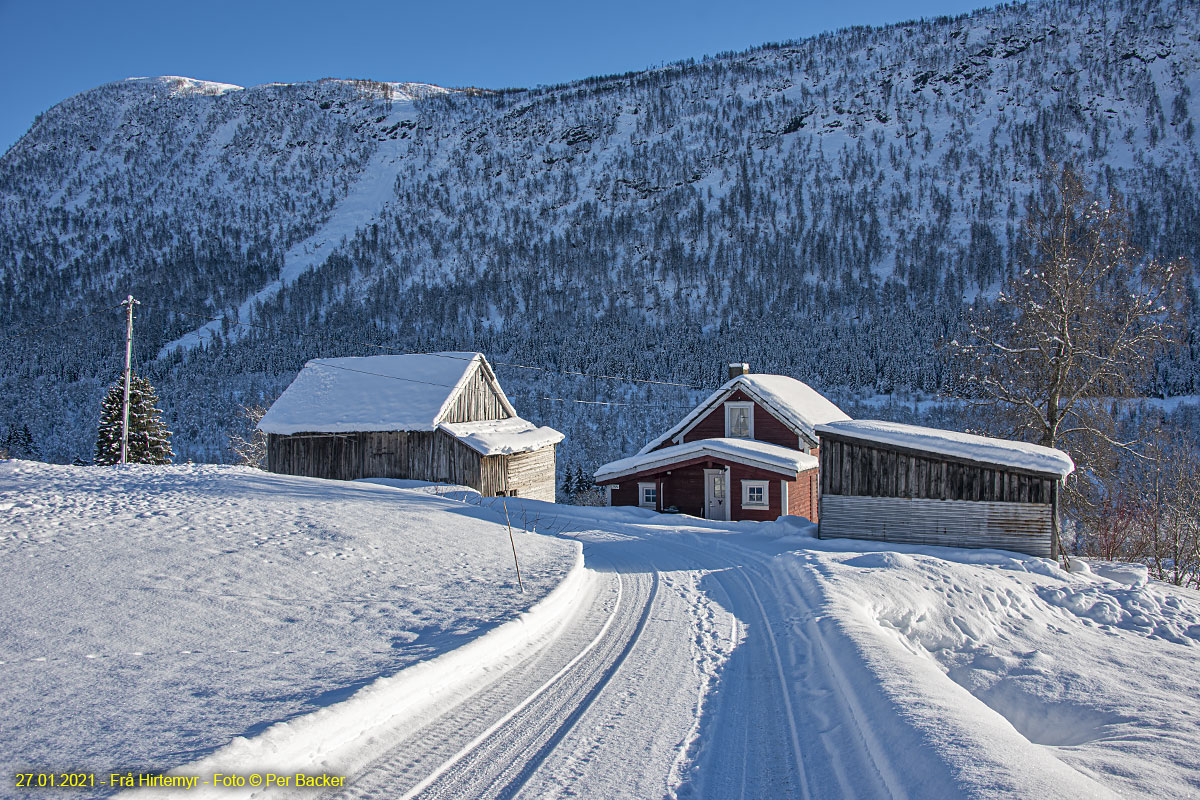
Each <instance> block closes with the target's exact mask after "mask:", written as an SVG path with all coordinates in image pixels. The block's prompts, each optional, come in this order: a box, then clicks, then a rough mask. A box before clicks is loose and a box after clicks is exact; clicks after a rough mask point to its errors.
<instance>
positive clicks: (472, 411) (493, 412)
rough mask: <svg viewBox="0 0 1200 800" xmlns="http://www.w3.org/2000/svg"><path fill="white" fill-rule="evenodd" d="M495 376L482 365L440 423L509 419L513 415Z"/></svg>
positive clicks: (455, 398)
mask: <svg viewBox="0 0 1200 800" xmlns="http://www.w3.org/2000/svg"><path fill="white" fill-rule="evenodd" d="M498 385H499V384H497V383H496V379H495V376H493V375H492V374H491V370H489V369H488V368H487V367H486V366H484V365H483V364H480V365H479V366H478V367H477V368H476V369H475V371H474V372H473V373H472V374H471V377H470V378H469V379H468V380H467V382H466V383H465V384H464V385H463V387H462V391H460V392H459V393H458V394H457V395H456V396H455V397H454V400H453V402H452V403H451V404H450V407H449V408H448V409H446V415H445V417H444V418H443V419H441V420H439V422H479V421H481V420H485V419H508V418H509V417H510V416H512V415H511V414H509V413H508V409H507V408H505V406H504V402H503V401H502V400H501V399H500V395H499V393H497V391H496V388H495V387H496V386H498Z"/></svg>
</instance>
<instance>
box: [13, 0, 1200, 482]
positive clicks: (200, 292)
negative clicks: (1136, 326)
mask: <svg viewBox="0 0 1200 800" xmlns="http://www.w3.org/2000/svg"><path fill="white" fill-rule="evenodd" d="M375 77H383V76H375ZM1198 95H1200V20H1198V19H1197V15H1196V13H1195V7H1194V5H1193V4H1191V3H1188V2H1178V3H1175V2H1156V1H1155V0H1132V1H1131V2H1119V1H1118V0H1104V1H1103V2H1065V1H1061V2H1045V3H1036V4H1029V5H1014V6H1005V7H1003V8H999V9H995V10H988V11H982V12H978V13H976V14H973V15H970V16H965V17H959V18H954V19H948V18H943V19H938V20H933V21H922V22H914V23H906V24H900V25H895V26H890V27H886V28H877V29H875V28H856V29H851V30H845V31H840V32H836V33H830V34H825V35H822V36H819V37H815V38H811V39H806V40H803V41H797V42H787V43H784V44H773V45H767V46H764V47H761V48H758V49H755V50H752V51H749V52H745V53H732V54H722V55H720V56H717V57H713V58H706V59H704V60H702V61H695V62H691V61H689V62H686V63H680V64H674V65H671V66H667V67H664V68H661V69H656V70H650V71H646V72H637V73H630V74H626V75H619V76H607V77H600V78H589V79H586V80H581V81H579V82H576V83H572V84H568V85H563V86H553V87H541V88H537V89H532V90H503V91H489V90H480V89H471V90H452V91H446V90H441V89H437V88H436V87H429V86H420V85H412V84H389V83H378V82H374V81H321V82H318V83H315V84H297V85H290V86H284V85H270V86H260V87H254V88H249V89H239V88H238V87H231V86H226V85H221V84H210V83H204V82H201V81H193V80H188V79H178V78H159V79H142V80H135V81H126V82H121V83H117V84H110V85H108V86H103V87H100V88H98V89H95V90H93V91H91V92H87V93H84V94H82V95H79V96H77V97H74V98H71V99H70V100H67V101H66V102H64V103H62V104H60V105H58V106H56V107H55V108H53V109H51V110H49V111H47V112H46V113H45V114H44V115H42V116H41V117H39V118H38V120H36V121H35V122H34V124H33V127H32V128H31V130H30V132H29V133H28V134H27V135H26V136H25V137H24V138H23V139H22V140H21V141H20V142H18V143H17V144H16V145H15V146H14V147H13V148H12V149H10V150H9V151H8V152H7V153H6V154H5V155H4V157H3V158H2V159H0V230H3V232H4V233H3V235H2V236H0V311H2V315H0V317H2V318H0V383H2V386H0V389H2V390H3V396H4V397H5V398H6V400H5V401H4V403H3V404H2V405H0V431H2V430H4V429H5V427H7V426H21V425H27V426H28V427H29V429H30V431H31V432H32V435H33V439H34V442H35V443H36V445H37V447H38V448H39V450H40V453H41V455H42V456H43V457H45V458H47V459H52V460H70V459H71V458H73V457H75V456H81V455H82V456H87V455H88V454H89V453H90V451H91V446H92V442H93V441H94V431H95V421H96V418H97V415H98V409H99V400H100V397H101V396H102V394H103V391H104V388H105V385H106V384H107V383H108V382H109V381H111V380H112V379H113V378H114V377H115V375H116V373H117V370H118V365H119V362H120V359H121V357H122V355H123V317H122V314H121V312H120V310H119V309H115V308H114V306H115V305H116V304H117V303H119V302H120V301H121V300H122V299H123V298H124V297H125V295H126V294H133V295H134V296H135V297H137V298H138V299H139V300H140V301H141V302H142V305H141V306H140V307H139V308H138V321H137V348H136V350H137V358H136V360H137V363H138V364H139V365H140V368H141V370H142V371H143V372H145V373H146V374H147V375H148V376H149V377H150V378H151V380H152V381H153V382H154V383H155V385H156V386H157V387H158V389H159V391H160V394H161V395H162V398H163V403H164V408H165V411H166V418H167V419H168V420H169V424H170V425H171V426H172V429H173V430H174V431H175V441H174V445H175V452H176V453H177V454H179V455H180V456H181V457H183V458H193V459H202V460H220V459H222V458H228V457H229V454H228V452H227V451H226V450H225V441H226V436H227V434H228V432H229V431H230V430H232V429H234V428H235V427H236V426H237V421H236V419H235V416H234V412H235V411H236V407H237V404H238V403H253V402H264V401H266V402H269V401H270V400H271V399H273V397H274V396H275V395H276V394H278V392H279V391H281V390H282V388H283V387H284V386H286V384H287V383H288V382H289V381H290V380H291V378H292V377H293V376H294V375H295V373H296V371H297V370H298V369H299V367H300V366H301V365H302V364H303V362H304V361H305V360H306V359H308V358H311V357H315V356H337V355H360V354H369V353H376V352H380V350H379V349H378V346H383V347H386V348H394V349H395V350H396V351H397V352H404V351H427V350H440V349H456V350H465V349H478V350H482V351H483V352H485V353H486V354H487V355H488V357H489V358H490V359H492V360H494V361H497V362H500V363H501V366H499V367H498V374H499V376H500V378H501V380H502V382H503V383H504V384H505V386H506V388H507V389H508V390H509V391H510V394H511V395H512V396H513V400H514V403H515V404H516V406H517V408H518V410H520V411H521V412H522V414H523V415H524V416H527V417H528V418H530V419H533V420H535V421H537V422H538V423H541V424H548V425H552V426H554V427H557V428H559V429H561V430H563V431H564V432H566V433H567V441H566V442H564V445H563V449H562V451H561V455H560V463H561V464H563V465H567V464H574V463H579V464H583V465H585V466H587V467H594V466H595V465H596V464H597V463H599V462H601V461H603V460H606V459H608V458H611V457H614V456H616V455H619V454H621V453H625V452H629V451H630V450H631V449H632V448H635V447H636V446H638V445H640V444H642V443H644V441H645V440H646V439H647V438H649V437H650V436H651V435H652V434H653V433H654V432H655V431H657V430H659V429H661V428H662V427H664V426H665V425H666V424H668V422H669V421H670V420H671V419H672V418H674V417H677V416H679V415H681V414H682V413H684V411H685V408H684V407H686V406H689V405H690V404H691V403H692V402H693V401H694V400H695V399H696V397H697V396H698V394H699V393H700V391H701V389H702V388H703V387H712V386H715V385H716V384H717V383H718V382H719V380H720V378H721V373H720V370H721V369H722V365H723V363H725V362H727V361H729V360H735V361H748V362H750V364H751V365H752V368H753V369H754V370H756V371H772V372H782V373H786V374H790V375H793V376H795V377H798V378H800V379H802V380H805V381H806V382H808V383H810V384H812V385H814V386H815V387H817V388H819V389H821V390H823V391H825V392H827V393H829V394H830V395H831V396H833V397H834V398H837V399H840V400H847V399H850V398H852V397H854V396H857V395H866V394H876V393H897V394H899V395H902V396H906V397H912V396H915V395H917V394H920V395H933V394H936V393H938V392H939V391H941V390H942V389H944V388H945V386H946V384H947V381H948V379H949V377H950V376H949V375H947V374H946V367H945V359H944V355H943V353H942V352H941V351H940V349H939V346H938V345H939V343H940V342H942V341H944V340H946V339H947V338H950V337H952V336H953V335H954V334H955V333H956V332H957V330H958V328H959V325H960V318H961V314H962V311H963V307H964V304H966V303H970V302H973V301H975V300H977V299H979V298H981V297H982V298H983V299H985V300H986V298H988V297H989V296H992V295H994V293H995V291H996V289H997V287H998V286H999V283H1000V282H1001V281H1002V280H1003V279H1005V278H1006V277H1007V276H1009V275H1010V274H1013V271H1014V269H1015V262H1014V252H1015V249H1014V242H1015V240H1016V237H1017V235H1018V230H1019V226H1020V223H1021V220H1022V218H1023V216H1024V209H1025V204H1026V202H1027V199H1028V198H1029V197H1030V195H1031V192H1032V191H1033V188H1034V187H1035V185H1036V181H1037V175H1038V173H1039V172H1040V171H1041V170H1043V168H1045V167H1046V166H1047V165H1049V164H1052V163H1056V162H1069V163H1071V164H1073V165H1074V166H1075V167H1076V168H1077V169H1078V170H1079V171H1080V172H1081V173H1082V174H1084V175H1085V176H1087V178H1088V180H1089V181H1090V182H1091V186H1092V188H1093V189H1095V190H1096V191H1097V192H1098V193H1099V194H1101V195H1107V194H1110V193H1114V194H1119V195H1121V196H1123V197H1124V198H1125V201H1126V202H1127V203H1128V205H1129V208H1130V210H1131V212H1132V220H1133V226H1134V229H1133V238H1134V240H1135V241H1136V243H1137V244H1138V245H1139V246H1140V247H1142V248H1144V249H1145V250H1146V251H1147V252H1150V253H1153V254H1155V255H1157V256H1159V257H1161V258H1164V259H1166V258H1172V257H1175V256H1178V255H1185V256H1188V257H1190V258H1191V259H1192V260H1193V261H1198V262H1200V139H1198V138H1197V134H1196V131H1195V128H1196V124H1195V120H1196V114H1197V109H1198V108H1200V107H1198V106H1197V96H1198ZM82 315H90V316H83V318H81V319H76V318H78V317H81V316H82ZM212 317H217V318H224V320H225V321H224V322H223V323H217V324H214V325H212V326H210V327H208V328H207V329H205V330H204V331H202V332H201V333H199V334H198V335H189V333H190V332H193V331H196V330H197V329H198V328H200V327H201V326H202V325H204V323H205V318H212ZM64 320H69V321H68V322H66V324H62V325H56V323H59V322H63V321H64ZM237 323H252V325H248V324H237ZM45 326H55V327H45ZM1196 329H1197V324H1196V323H1195V322H1193V325H1192V330H1193V335H1192V339H1193V340H1195V332H1196ZM1198 355H1200V354H1198V353H1197V350H1196V348H1195V347H1191V348H1189V349H1187V350H1186V351H1185V352H1184V353H1183V354H1182V355H1179V356H1177V355H1171V356H1164V357H1163V358H1162V359H1161V363H1160V366H1159V369H1158V370H1157V373H1156V374H1155V376H1154V378H1153V379H1152V380H1151V382H1150V383H1149V384H1147V385H1146V386H1144V387H1143V388H1144V391H1145V392H1146V393H1147V394H1163V395H1177V394H1194V393H1197V392H1200V387H1198V385H1197V384H1198V380H1200V374H1198V363H1197V359H1198ZM504 364H520V365H525V366H532V367H539V368H541V369H539V370H530V369H521V368H518V367H513V366H503V365H504ZM562 371H567V372H570V371H578V372H586V373H597V374H603V375H616V376H626V377H633V378H642V379H651V380H657V381H671V382H678V383H682V384H687V385H688V386H691V387H696V388H684V387H672V386H660V385H657V384H637V383H628V382H621V381H613V380H609V379H605V378H582V377H579V376H574V375H564V374H561V373H562ZM547 397H549V398H556V399H553V400H548V399H544V398H547ZM575 400H586V401H596V400H599V401H610V402H621V403H631V404H633V405H594V404H592V403H580V402H572V401H575Z"/></svg>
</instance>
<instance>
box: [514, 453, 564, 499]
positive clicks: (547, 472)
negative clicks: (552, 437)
mask: <svg viewBox="0 0 1200 800" xmlns="http://www.w3.org/2000/svg"><path fill="white" fill-rule="evenodd" d="M506 458H507V459H508V471H507V483H508V486H507V489H508V493H509V494H510V495H514V496H516V497H532V498H533V499H534V500H545V501H546V502H549V503H553V502H554V445H547V446H546V447H543V448H541V449H540V450H534V451H532V452H529V453H514V454H513V455H510V456H507V457H506Z"/></svg>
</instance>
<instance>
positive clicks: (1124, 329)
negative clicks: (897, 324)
mask: <svg viewBox="0 0 1200 800" xmlns="http://www.w3.org/2000/svg"><path fill="white" fill-rule="evenodd" d="M1017 260H1018V267H1019V268H1018V270H1017V273H1016V274H1015V275H1014V276H1013V277H1012V278H1011V279H1010V280H1009V281H1008V282H1007V284H1006V285H1005V286H1004V287H1003V289H1002V291H1001V292H1000V294H999V296H998V297H997V298H996V301H995V302H994V303H992V304H986V305H984V304H981V305H980V306H979V307H977V309H976V311H975V312H974V315H973V318H972V320H971V323H970V326H969V331H968V334H967V336H966V337H964V339H963V340H962V341H955V342H953V343H952V346H953V348H954V350H955V351H956V354H957V355H958V357H959V360H960V364H961V366H962V369H961V375H960V379H961V380H960V386H961V388H962V390H963V394H964V396H965V397H966V398H967V399H968V400H970V401H971V402H973V403H976V404H978V405H980V406H982V407H983V408H984V409H985V410H987V411H990V412H991V414H993V415H994V416H993V419H992V421H991V427H993V428H994V429H996V430H997V432H1003V433H1005V434H1007V435H1011V436H1013V437H1015V438H1020V439H1024V440H1027V441H1032V442H1035V443H1037V444H1041V445H1044V446H1046V447H1060V448H1064V449H1066V450H1067V451H1068V452H1069V453H1070V454H1071V455H1072V457H1073V458H1074V459H1075V461H1076V464H1077V465H1078V467H1079V469H1078V470H1077V475H1079V479H1078V480H1076V481H1074V482H1073V484H1072V486H1071V487H1069V488H1068V494H1069V496H1070V497H1069V501H1070V502H1073V503H1075V504H1079V503H1081V502H1082V503H1084V504H1087V503H1088V498H1089V496H1090V497H1099V496H1102V495H1103V491H1102V490H1099V491H1095V492H1093V491H1090V490H1091V489H1096V488H1098V483H1097V482H1102V481H1103V479H1104V476H1105V475H1107V474H1109V473H1111V471H1112V469H1113V468H1115V466H1116V460H1117V459H1118V458H1119V453H1120V452H1121V450H1122V448H1128V447H1129V446H1130V445H1131V444H1132V443H1131V442H1128V441H1122V440H1121V439H1120V438H1119V437H1118V435H1117V433H1116V425H1115V424H1114V419H1113V413H1112V404H1113V402H1114V399H1120V398H1125V397H1130V396H1133V395H1136V394H1138V393H1139V391H1140V390H1141V389H1142V386H1141V380H1142V379H1143V378H1144V377H1145V376H1146V375H1147V374H1148V373H1149V371H1150V370H1151V368H1152V367H1153V364H1154V357H1155V355H1156V354H1157V353H1159V352H1161V351H1162V350H1163V349H1164V348H1168V347H1171V346H1173V345H1174V343H1175V342H1177V341H1178V340H1179V338H1180V336H1181V333H1182V330H1183V320H1184V318H1185V311H1186V302H1187V294H1186V291H1185V286H1186V278H1187V276H1188V275H1189V274H1190V269H1191V266H1190V264H1189V263H1188V262H1187V260H1186V259H1182V258H1180V259H1176V260H1174V261H1170V262H1162V261H1159V260H1158V259H1154V258H1150V259H1145V258H1143V254H1142V253H1141V252H1139V250H1138V249H1137V248H1136V247H1135V246H1134V245H1133V244H1132V243H1131V242H1130V233H1129V215H1128V212H1127V211H1126V210H1125V207H1124V206H1123V205H1122V204H1121V202H1120V201H1119V200H1118V199H1116V198H1113V199H1111V200H1110V201H1109V202H1108V203H1107V204H1104V203H1102V202H1100V201H1099V200H1098V199H1097V198H1095V197H1094V196H1092V195H1091V194H1090V193H1088V192H1087V191H1086V190H1085V188H1084V186H1083V183H1082V181H1081V180H1080V178H1079V176H1078V175H1077V174H1076V173H1075V172H1074V171H1073V170H1072V169H1071V168H1070V167H1069V166H1064V167H1062V168H1061V169H1059V168H1054V170H1053V171H1052V172H1050V173H1048V174H1047V175H1046V176H1044V182H1043V187H1042V190H1041V192H1040V194H1039V196H1038V197H1037V199H1036V201H1034V202H1032V203H1031V204H1030V207H1029V209H1028V215H1027V218H1026V221H1025V226H1024V230H1023V237H1022V242H1021V244H1020V246H1019V249H1018V251H1017Z"/></svg>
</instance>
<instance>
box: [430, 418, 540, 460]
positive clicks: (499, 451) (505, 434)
mask: <svg viewBox="0 0 1200 800" xmlns="http://www.w3.org/2000/svg"><path fill="white" fill-rule="evenodd" d="M438 427H439V428H441V429H442V430H444V431H446V433H448V434H450V435H451V436H453V437H454V438H455V439H458V440H459V441H460V442H462V443H463V444H465V445H466V446H467V447H470V448H471V449H472V450H475V451H476V452H478V453H479V454H481V455H485V456H495V455H507V454H509V453H527V452H529V451H531V450H540V449H542V448H543V447H545V446H546V445H548V444H558V443H559V442H561V441H562V440H563V435H562V434H561V433H559V432H558V431H556V430H554V428H547V427H539V426H537V425H534V424H533V423H532V422H529V421H528V420H523V419H521V418H520V417H510V418H509V419H491V420H484V421H481V422H443V423H442V424H441V425H439V426H438Z"/></svg>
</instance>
